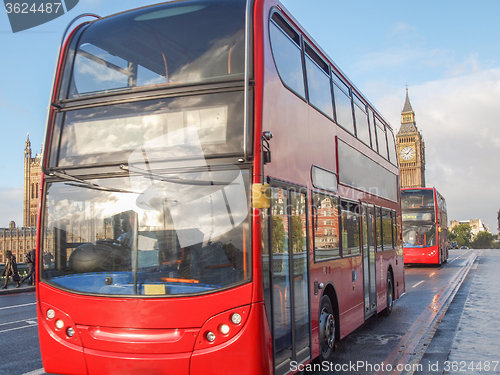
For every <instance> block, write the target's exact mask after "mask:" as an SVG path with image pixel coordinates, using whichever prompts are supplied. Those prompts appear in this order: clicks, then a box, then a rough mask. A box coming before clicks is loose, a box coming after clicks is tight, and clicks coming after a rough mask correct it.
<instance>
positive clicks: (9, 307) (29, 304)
mask: <svg viewBox="0 0 500 375" xmlns="http://www.w3.org/2000/svg"><path fill="white" fill-rule="evenodd" d="M32 305H36V302H32V303H25V304H24V305H14V306H5V307H0V310H6V309H14V308H16V307H24V306H32Z"/></svg>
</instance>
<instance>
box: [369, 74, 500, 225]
mask: <svg viewBox="0 0 500 375" xmlns="http://www.w3.org/2000/svg"><path fill="white" fill-rule="evenodd" d="M404 95H405V92H404V91H403V90H401V89H399V90H397V92H395V90H392V92H390V93H389V95H386V96H384V97H381V98H380V99H379V100H377V101H376V103H375V104H376V105H377V106H378V108H379V110H380V111H381V112H382V113H383V114H384V115H385V116H386V117H387V119H388V120H389V122H390V123H391V124H392V126H393V128H394V129H395V130H396V132H397V131H398V130H399V127H400V124H401V119H400V115H401V109H402V107H403V104H404ZM409 96H410V102H411V104H412V107H413V110H414V111H415V116H416V121H417V127H418V129H419V130H420V131H421V132H422V135H423V138H424V141H425V145H426V162H427V163H426V182H427V186H435V187H436V188H437V189H438V190H439V191H441V193H442V194H443V195H444V197H445V198H446V200H447V204H448V219H449V220H466V219H467V220H468V219H476V218H480V219H481V220H482V221H483V222H485V223H487V224H488V225H489V227H490V229H491V231H492V232H493V233H496V232H497V212H498V210H499V209H500V169H499V168H498V163H499V161H500V123H499V121H500V105H499V104H500V68H495V69H488V70H482V71H479V70H476V71H474V72H472V73H469V74H467V75H462V76H460V77H453V78H447V79H441V80H436V81H431V82H426V83H424V84H422V85H418V86H411V87H410V88H409Z"/></svg>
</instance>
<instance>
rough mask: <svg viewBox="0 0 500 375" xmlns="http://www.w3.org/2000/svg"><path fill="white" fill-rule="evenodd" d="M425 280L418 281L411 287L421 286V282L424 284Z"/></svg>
mask: <svg viewBox="0 0 500 375" xmlns="http://www.w3.org/2000/svg"><path fill="white" fill-rule="evenodd" d="M424 281H425V280H422V281H419V282H418V283H416V284H415V285H412V286H411V287H412V288H416V287H417V286H419V285H420V284H422V283H423V282H424Z"/></svg>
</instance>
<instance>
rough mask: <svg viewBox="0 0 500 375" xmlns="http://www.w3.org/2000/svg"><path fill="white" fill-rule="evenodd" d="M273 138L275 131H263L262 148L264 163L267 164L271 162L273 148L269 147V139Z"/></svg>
mask: <svg viewBox="0 0 500 375" xmlns="http://www.w3.org/2000/svg"><path fill="white" fill-rule="evenodd" d="M272 138H273V133H271V132H269V131H266V132H263V133H262V138H261V142H262V145H261V148H262V164H263V165H264V164H267V163H270V162H271V149H270V147H269V141H270V140H271V139H272Z"/></svg>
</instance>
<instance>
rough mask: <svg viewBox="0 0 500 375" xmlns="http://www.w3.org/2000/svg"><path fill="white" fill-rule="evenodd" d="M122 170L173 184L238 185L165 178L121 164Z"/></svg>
mask: <svg viewBox="0 0 500 375" xmlns="http://www.w3.org/2000/svg"><path fill="white" fill-rule="evenodd" d="M120 169H123V170H124V171H128V172H134V173H138V174H140V175H143V176H146V177H149V178H151V179H153V180H159V181H165V182H172V183H174V184H184V185H203V186H209V185H221V186H228V185H234V184H237V183H236V182H221V181H207V180H189V179H185V178H180V177H165V176H162V175H159V174H157V173H153V172H150V171H146V170H144V169H141V168H137V167H132V166H130V165H125V164H121V165H120Z"/></svg>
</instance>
